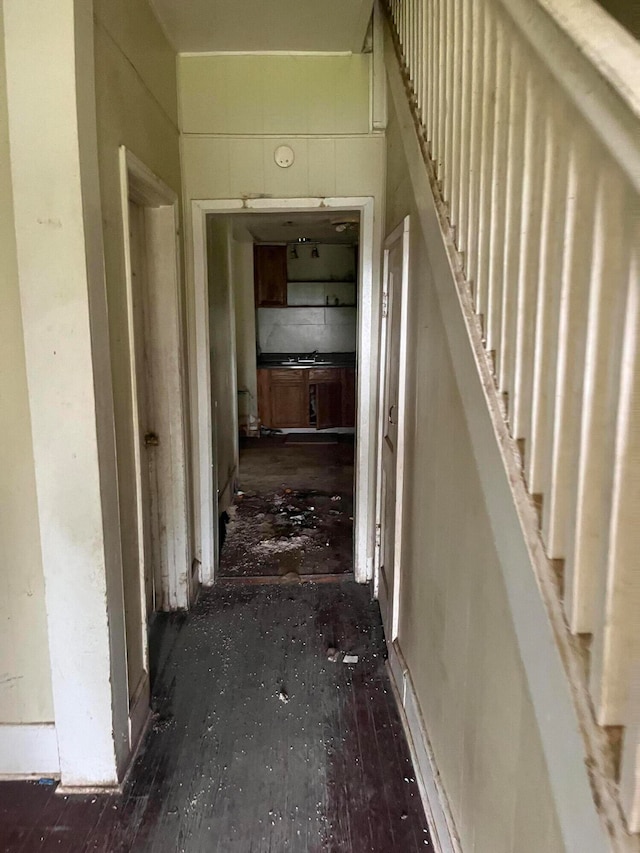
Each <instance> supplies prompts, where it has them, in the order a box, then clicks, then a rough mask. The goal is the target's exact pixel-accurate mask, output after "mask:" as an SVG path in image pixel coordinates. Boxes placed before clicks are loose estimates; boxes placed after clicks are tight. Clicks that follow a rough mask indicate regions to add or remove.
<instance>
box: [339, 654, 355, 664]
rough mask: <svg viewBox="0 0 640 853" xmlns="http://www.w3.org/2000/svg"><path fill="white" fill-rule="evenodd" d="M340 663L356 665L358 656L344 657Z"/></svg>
mask: <svg viewBox="0 0 640 853" xmlns="http://www.w3.org/2000/svg"><path fill="white" fill-rule="evenodd" d="M342 663H358V655H345V656H344V657H343V658H342Z"/></svg>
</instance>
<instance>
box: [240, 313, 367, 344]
mask: <svg viewBox="0 0 640 853" xmlns="http://www.w3.org/2000/svg"><path fill="white" fill-rule="evenodd" d="M257 313H258V320H257V324H258V350H259V352H261V353H274V352H278V353H309V352H314V351H315V350H317V351H318V352H326V353H336V352H355V351H356V348H357V337H356V324H357V314H356V309H355V308H337V307H330V308H326V307H314V308H309V307H306V308H258V312H257Z"/></svg>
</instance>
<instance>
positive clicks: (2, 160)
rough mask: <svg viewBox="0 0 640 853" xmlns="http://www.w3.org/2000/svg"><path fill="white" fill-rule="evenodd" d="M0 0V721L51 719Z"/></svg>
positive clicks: (40, 720)
mask: <svg viewBox="0 0 640 853" xmlns="http://www.w3.org/2000/svg"><path fill="white" fill-rule="evenodd" d="M2 16H3V12H2V6H1V5H0V257H1V258H2V265H1V269H0V298H1V299H2V310H0V435H2V442H1V443H0V471H1V472H2V474H1V475H0V507H2V509H1V511H0V724H2V723H39V722H50V721H52V720H53V700H52V695H51V678H50V674H49V672H50V662H49V643H48V637H47V617H46V611H45V601H44V577H43V572H42V560H41V554H40V532H39V521H38V508H37V503H36V486H35V473H34V461H33V453H32V448H31V420H30V414H29V401H28V391H27V376H26V368H25V356H24V345H23V339H22V318H21V312H20V294H19V290H18V272H17V265H16V246H15V235H14V223H13V198H12V189H11V174H10V169H9V139H8V128H7V100H6V95H7V90H6V79H5V61H4V27H3V17H2Z"/></svg>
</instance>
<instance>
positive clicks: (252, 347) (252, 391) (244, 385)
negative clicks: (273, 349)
mask: <svg viewBox="0 0 640 853" xmlns="http://www.w3.org/2000/svg"><path fill="white" fill-rule="evenodd" d="M248 237H249V238H250V235H248ZM231 253H232V254H231V256H232V265H233V281H234V297H235V306H236V356H237V377H238V379H237V382H238V421H239V424H240V425H241V426H248V425H251V424H257V418H258V379H257V374H256V308H255V296H254V284H253V242H252V240H251V239H247V240H243V241H240V240H238V239H234V240H233V243H232V246H231Z"/></svg>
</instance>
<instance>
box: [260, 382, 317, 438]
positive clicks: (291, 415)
mask: <svg viewBox="0 0 640 853" xmlns="http://www.w3.org/2000/svg"><path fill="white" fill-rule="evenodd" d="M270 396H271V424H270V426H272V427H273V428H274V429H288V428H293V427H306V426H309V387H308V385H307V384H306V382H305V383H301V382H300V383H297V384H293V383H290V382H287V383H283V384H281V383H279V382H275V383H273V382H272V384H271V395H270Z"/></svg>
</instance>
